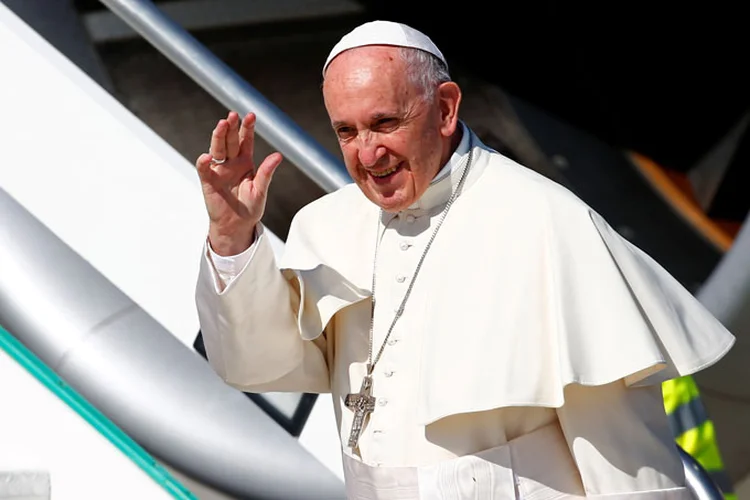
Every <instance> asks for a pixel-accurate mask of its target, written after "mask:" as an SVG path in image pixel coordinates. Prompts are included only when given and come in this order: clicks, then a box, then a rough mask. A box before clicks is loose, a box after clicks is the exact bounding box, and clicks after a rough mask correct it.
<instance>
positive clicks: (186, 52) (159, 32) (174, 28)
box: [100, 0, 351, 192]
mask: <svg viewBox="0 0 750 500" xmlns="http://www.w3.org/2000/svg"><path fill="white" fill-rule="evenodd" d="M100 1H101V2H102V3H103V4H104V5H106V6H107V7H108V8H109V9H110V10H111V11H112V12H114V13H115V14H116V15H117V16H118V17H120V18H121V19H122V20H123V21H125V22H126V23H127V24H128V25H129V26H130V27H131V28H133V29H134V30H135V31H136V32H138V33H139V34H140V35H141V36H143V38H145V39H146V40H148V41H149V42H150V43H151V44H152V45H153V46H154V47H156V49H157V50H159V52H161V53H162V54H164V55H165V56H166V57H167V58H168V59H169V60H171V61H172V62H173V63H174V64H175V65H177V66H178V67H179V68H180V69H182V71H184V72H185V73H186V74H187V75H188V76H190V77H191V78H192V79H193V80H195V82H196V83H198V85H200V86H201V87H203V88H204V89H205V90H206V91H207V92H208V93H209V94H211V95H212V96H213V97H214V98H215V99H216V100H218V101H219V102H221V103H222V104H223V105H224V106H226V107H227V108H228V109H232V110H235V111H237V112H238V113H240V115H241V116H243V115H245V114H246V113H248V112H250V111H252V112H254V113H255V114H256V115H257V117H258V120H257V124H256V130H257V132H258V134H259V135H260V136H261V137H262V138H263V139H265V140H266V141H268V143H269V144H270V145H271V146H273V147H274V148H275V149H277V150H278V151H279V152H280V153H281V154H282V155H284V157H285V158H286V159H288V160H289V161H290V162H292V163H293V164H294V165H296V166H297V168H299V169H300V170H301V171H302V172H303V173H304V174H305V175H307V176H308V177H309V178H310V179H311V180H312V181H313V182H315V183H316V184H317V185H318V186H320V187H321V188H322V189H323V190H325V191H326V192H331V191H335V190H336V189H338V188H340V187H342V186H344V185H345V184H348V183H350V182H351V178H350V177H349V175H348V173H347V172H346V169H345V168H344V166H343V165H342V164H341V162H340V161H339V160H338V159H337V158H336V157H334V156H333V155H332V154H330V153H329V152H328V151H327V150H326V149H324V148H323V147H322V146H321V145H320V144H318V143H317V142H316V141H315V140H314V139H313V138H312V137H310V136H309V135H308V134H307V133H306V132H305V131H304V130H302V129H301V128H300V127H299V126H298V125H297V124H296V123H295V122H294V121H293V120H292V119H291V118H289V116H288V115H286V114H285V113H284V112H283V111H281V110H280V109H279V108H277V107H276V106H275V105H274V104H273V103H271V102H270V101H269V100H268V99H266V98H265V97H264V96H263V95H262V94H261V93H260V92H258V91H257V90H256V89H255V88H253V87H252V86H251V85H250V84H249V83H247V82H246V81H245V80H243V79H242V78H241V77H240V76H239V75H238V74H237V73H235V72H234V71H233V70H232V69H231V68H230V67H229V66H227V65H226V64H225V63H224V62H223V61H221V60H220V59H219V58H218V57H216V55H215V54H213V53H212V52H211V51H210V50H208V49H207V48H206V47H205V46H204V45H203V44H201V43H200V42H199V41H198V40H196V39H195V38H194V37H193V36H192V35H191V34H190V33H188V32H187V31H186V30H185V29H184V28H182V27H181V26H180V25H178V24H177V23H176V22H174V21H173V20H172V19H170V18H169V17H167V16H166V15H165V14H164V13H163V12H162V11H160V10H159V8H158V7H156V6H155V5H154V4H153V2H150V1H145V0H100Z"/></svg>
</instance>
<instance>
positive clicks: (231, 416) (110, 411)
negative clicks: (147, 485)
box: [0, 189, 345, 500]
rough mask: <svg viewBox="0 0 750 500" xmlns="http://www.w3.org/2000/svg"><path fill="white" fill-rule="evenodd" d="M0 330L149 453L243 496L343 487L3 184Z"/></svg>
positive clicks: (311, 494)
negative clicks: (5, 189) (19, 343)
mask: <svg viewBox="0 0 750 500" xmlns="http://www.w3.org/2000/svg"><path fill="white" fill-rule="evenodd" d="M0 214H2V215H1V216H0V242H2V244H0V275H1V276H2V280H0V324H2V325H3V326H4V327H5V328H6V329H7V330H8V331H9V332H11V333H12V334H13V335H14V336H16V338H18V339H19V340H20V341H21V342H23V343H24V344H25V345H26V346H27V347H28V348H29V349H31V350H32V351H33V352H34V353H35V354H36V355H37V356H39V357H40V358H41V359H42V361H44V362H45V363H46V364H47V365H48V366H50V368H52V369H53V370H54V371H55V372H57V373H58V374H59V375H60V376H61V377H63V378H64V379H65V380H66V381H67V382H68V383H69V384H70V385H71V386H72V387H73V388H74V389H76V390H77V391H78V392H79V393H81V394H82V395H83V396H84V397H85V398H86V399H88V400H89V401H90V402H91V403H92V404H94V405H95V406H96V407H97V408H98V409H100V410H101V411H102V412H103V413H104V414H105V415H107V416H108V417H109V418H110V419H111V420H112V421H113V422H115V424H117V425H118V426H119V427H121V428H122V429H123V430H125V432H127V433H128V434H129V435H130V436H131V437H133V439H135V440H136V441H137V442H139V443H140V444H141V445H142V446H144V447H145V448H146V449H147V450H148V451H149V452H150V453H152V454H153V455H155V456H156V457H158V458H160V459H162V460H163V461H165V462H167V463H169V464H170V465H172V466H174V467H175V468H177V469H179V470H181V471H184V472H185V473H187V474H189V475H191V476H192V477H194V478H196V479H198V480H201V481H203V482H205V483H206V484H209V485H213V486H215V487H217V488H218V489H221V490H223V491H226V492H228V493H230V494H233V495H237V496H239V497H241V498H258V499H300V500H303V499H304V500H308V499H309V500H335V499H338V498H345V494H344V486H343V483H342V482H341V480H340V479H339V478H338V477H336V476H335V475H334V474H333V473H332V472H331V471H329V470H328V469H327V468H325V466H323V465H322V464H321V463H320V462H319V461H318V460H317V459H315V458H314V457H313V456H312V455H310V454H309V453H308V452H307V451H306V450H304V449H303V448H302V446H301V445H300V444H299V442H298V441H297V440H296V439H295V438H293V437H292V436H291V435H289V434H288V433H287V432H285V431H284V430H283V429H281V428H280V427H279V426H278V424H276V423H275V422H274V421H273V420H272V419H271V418H270V417H268V416H267V415H266V414H265V413H264V412H263V411H262V410H261V409H260V408H258V407H257V406H256V405H255V404H254V403H253V402H252V401H250V400H249V399H248V398H247V397H246V396H245V395H244V394H242V393H241V392H240V391H237V390H235V389H233V388H231V387H229V386H228V385H226V384H225V383H224V382H223V380H221V378H220V377H218V376H217V375H216V373H215V372H214V371H213V370H212V369H211V367H210V366H209V365H208V363H206V362H205V360H204V359H203V358H201V357H200V356H199V355H198V354H197V353H195V352H194V351H192V350H191V349H189V348H188V347H186V346H185V345H183V344H182V343H180V341H179V340H177V339H176V338H175V337H174V336H173V335H172V334H171V333H170V332H168V331H167V330H165V329H164V328H163V327H162V326H161V325H160V324H159V323H157V322H156V320H154V319H153V318H152V317H151V316H149V315H148V314H147V313H146V312H145V311H143V309H141V308H140V307H139V306H138V305H137V304H135V303H134V302H133V301H132V300H131V299H130V298H128V297H127V296H126V295H125V294H123V293H122V292H121V291H120V290H119V289H117V287H115V286H114V285H113V284H112V283H111V282H109V281H108V280H107V279H106V278H105V277H103V276H102V275H101V274H100V273H99V272H98V271H97V270H96V269H94V268H93V267H92V266H91V265H90V264H88V263H87V262H86V261H85V260H84V259H83V258H82V257H80V256H79V255H78V254H77V253H75V252H74V251H73V250H72V249H70V248H69V247H68V246H67V245H66V244H65V243H64V242H63V241H61V240H60V239H59V238H57V237H56V236H55V235H54V234H53V233H52V232H50V231H49V230H48V229H47V228H46V227H45V226H44V225H43V224H42V223H41V222H39V221H38V220H37V219H36V218H35V217H33V216H32V215H31V214H30V213H29V212H28V211H27V210H26V209H24V208H23V207H22V206H21V205H20V204H19V203H18V202H16V201H15V200H14V199H13V198H12V197H10V196H9V195H8V194H7V193H6V192H5V191H4V190H2V189H0Z"/></svg>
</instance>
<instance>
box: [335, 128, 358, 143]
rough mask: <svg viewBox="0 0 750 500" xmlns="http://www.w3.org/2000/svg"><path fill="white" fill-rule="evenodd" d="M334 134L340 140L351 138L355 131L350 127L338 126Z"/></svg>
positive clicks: (355, 133)
mask: <svg viewBox="0 0 750 500" xmlns="http://www.w3.org/2000/svg"><path fill="white" fill-rule="evenodd" d="M336 135H337V136H338V138H339V139H341V140H346V139H351V138H352V137H354V136H355V135H357V132H356V131H355V130H354V128H352V127H339V128H337V129H336Z"/></svg>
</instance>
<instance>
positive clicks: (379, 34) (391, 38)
mask: <svg viewBox="0 0 750 500" xmlns="http://www.w3.org/2000/svg"><path fill="white" fill-rule="evenodd" d="M366 45H393V46H395V47H411V48H414V49H420V50H424V51H425V52H429V53H430V54H432V55H434V56H435V57H437V58H438V59H440V60H441V61H442V62H443V64H445V67H446V69H447V68H448V63H447V62H446V60H445V57H443V53H442V52H440V49H438V48H437V46H436V45H435V44H434V43H432V40H430V39H429V38H428V37H427V35H425V34H424V33H422V32H420V31H417V30H415V29H414V28H411V27H409V26H407V25H405V24H401V23H394V22H391V21H371V22H369V23H365V24H362V25H360V26H358V27H356V28H354V29H353V30H352V31H350V32H349V33H347V34H346V35H344V36H343V38H341V40H339V43H337V44H336V45H335V46H334V47H333V50H331V53H330V54H329V55H328V59H326V63H325V65H324V66H323V75H325V72H326V69H328V65H329V64H331V61H333V59H334V58H335V57H336V56H337V55H339V54H341V53H342V52H344V51H345V50H349V49H353V48H356V47H364V46H366Z"/></svg>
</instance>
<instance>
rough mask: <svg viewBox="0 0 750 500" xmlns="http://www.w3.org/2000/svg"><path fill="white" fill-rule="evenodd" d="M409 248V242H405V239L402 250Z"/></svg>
mask: <svg viewBox="0 0 750 500" xmlns="http://www.w3.org/2000/svg"><path fill="white" fill-rule="evenodd" d="M408 249H409V244H408V243H407V242H405V241H404V242H402V243H401V250H408Z"/></svg>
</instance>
